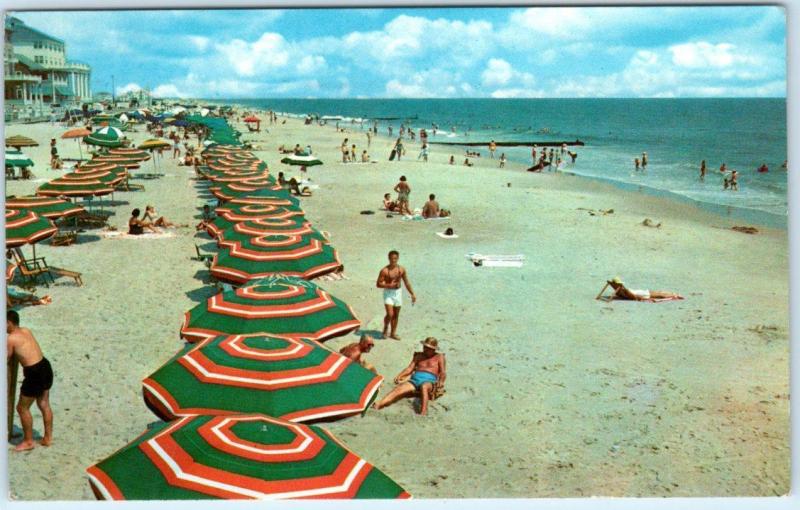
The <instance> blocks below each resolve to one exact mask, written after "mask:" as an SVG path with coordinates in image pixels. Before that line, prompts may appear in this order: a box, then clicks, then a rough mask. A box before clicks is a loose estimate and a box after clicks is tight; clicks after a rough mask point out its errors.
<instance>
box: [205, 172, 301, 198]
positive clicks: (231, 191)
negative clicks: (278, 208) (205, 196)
mask: <svg viewBox="0 0 800 510" xmlns="http://www.w3.org/2000/svg"><path fill="white" fill-rule="evenodd" d="M262 190H267V191H277V192H280V191H283V188H282V187H281V186H280V185H279V184H275V181H274V180H273V179H272V177H268V178H266V179H246V180H242V181H239V182H215V183H213V184H212V185H211V186H209V187H208V191H210V192H211V194H212V195H214V196H215V197H216V198H218V199H219V200H222V201H226V200H232V199H234V198H236V197H238V196H241V195H250V194H252V193H253V192H255V191H262ZM279 196H283V197H287V196H290V194H288V193H278V194H277V195H275V197H279Z"/></svg>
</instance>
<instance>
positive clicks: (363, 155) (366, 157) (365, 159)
mask: <svg viewBox="0 0 800 510" xmlns="http://www.w3.org/2000/svg"><path fill="white" fill-rule="evenodd" d="M361 162H362V163H369V154H367V151H366V150H365V151H364V152H362V153H361Z"/></svg>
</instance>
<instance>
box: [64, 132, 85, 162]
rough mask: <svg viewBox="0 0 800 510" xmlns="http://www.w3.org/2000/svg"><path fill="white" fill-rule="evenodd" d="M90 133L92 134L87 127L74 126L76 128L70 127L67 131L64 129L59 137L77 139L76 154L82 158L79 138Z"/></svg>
mask: <svg viewBox="0 0 800 510" xmlns="http://www.w3.org/2000/svg"><path fill="white" fill-rule="evenodd" d="M90 134H92V132H91V130H89V129H86V128H76V129H70V130H69V131H65V132H64V133H62V135H61V138H63V139H69V138H75V139H76V140H77V142H78V154H79V155H80V159H81V160H82V159H83V149H82V148H81V138H83V137H84V136H89V135H90Z"/></svg>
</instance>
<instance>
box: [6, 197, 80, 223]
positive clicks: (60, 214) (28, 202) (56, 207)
mask: <svg viewBox="0 0 800 510" xmlns="http://www.w3.org/2000/svg"><path fill="white" fill-rule="evenodd" d="M6 209H27V210H29V211H33V212H35V213H36V214H38V215H39V216H42V217H43V218H47V219H50V220H56V219H58V218H66V217H69V216H75V215H77V214H81V213H82V212H84V211H85V209H84V208H83V206H80V205H77V204H73V203H72V202H69V201H67V200H61V199H60V198H54V197H37V196H27V197H14V198H6Z"/></svg>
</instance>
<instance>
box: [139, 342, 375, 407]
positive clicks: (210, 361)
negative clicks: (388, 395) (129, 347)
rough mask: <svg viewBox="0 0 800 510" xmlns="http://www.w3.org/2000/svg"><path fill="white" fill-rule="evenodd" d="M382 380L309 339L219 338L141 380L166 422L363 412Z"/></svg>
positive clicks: (191, 347)
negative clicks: (209, 417)
mask: <svg viewBox="0 0 800 510" xmlns="http://www.w3.org/2000/svg"><path fill="white" fill-rule="evenodd" d="M382 380H383V378H382V377H380V376H379V375H377V374H375V373H373V372H371V371H369V370H367V369H365V368H364V367H362V366H361V365H360V364H359V363H354V362H352V361H351V360H350V359H349V358H347V357H345V356H342V355H341V354H339V353H337V352H335V351H332V350H330V349H328V348H327V347H324V346H323V345H322V344H319V343H317V342H315V341H314V340H307V339H305V338H280V337H271V336H263V335H234V336H219V337H216V338H209V339H206V340H204V341H202V342H200V343H198V344H193V345H192V344H189V345H187V346H186V347H184V349H183V350H182V351H181V352H179V353H178V354H177V355H176V356H175V357H174V358H172V359H171V360H170V361H168V362H167V363H166V364H165V365H164V366H162V367H161V368H159V369H158V370H156V371H155V372H154V373H153V374H152V375H150V376H149V377H148V378H146V379H145V380H144V381H143V382H142V386H143V388H142V393H143V395H144V399H145V403H146V404H147V407H149V408H150V410H151V411H153V412H154V413H155V414H156V416H158V417H159V418H161V419H162V420H165V421H167V420H174V419H176V418H179V417H182V416H190V415H198V414H206V415H224V414H249V413H263V414H266V415H268V416H274V417H275V418H280V419H283V420H287V421H293V422H308V421H316V420H321V419H325V420H330V419H332V418H343V417H346V416H352V415H354V414H358V413H361V412H363V411H365V410H366V409H367V407H368V406H369V405H370V404H371V403H372V400H373V399H374V398H375V396H376V395H377V392H378V388H379V387H380V384H381V382H382Z"/></svg>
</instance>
